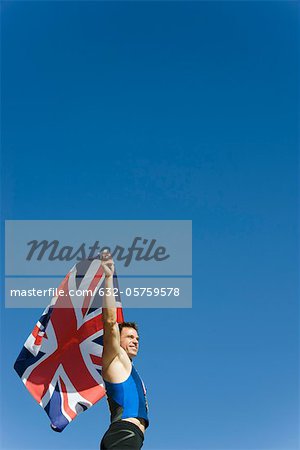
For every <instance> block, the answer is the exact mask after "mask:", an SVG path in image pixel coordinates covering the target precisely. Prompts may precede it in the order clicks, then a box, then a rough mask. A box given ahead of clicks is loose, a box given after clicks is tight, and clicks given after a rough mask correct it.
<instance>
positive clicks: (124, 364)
mask: <svg viewBox="0 0 300 450" xmlns="http://www.w3.org/2000/svg"><path fill="white" fill-rule="evenodd" d="M122 350H123V349H121V355H120V357H118V358H115V359H114V360H113V361H112V362H111V363H110V364H109V365H108V367H105V366H103V367H102V378H103V380H104V382H105V381H107V382H109V383H123V382H125V381H126V380H127V379H128V377H129V376H130V374H131V370H132V362H131V360H130V358H129V357H128V355H127V353H126V352H125V350H123V351H122ZM121 420H125V421H128V422H131V423H133V424H135V425H137V426H138V427H139V429H140V430H141V431H142V433H145V430H146V427H147V424H146V421H145V419H144V418H142V417H126V418H124V419H121Z"/></svg>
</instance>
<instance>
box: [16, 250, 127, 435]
mask: <svg viewBox="0 0 300 450" xmlns="http://www.w3.org/2000/svg"><path fill="white" fill-rule="evenodd" d="M104 281H105V275H104V272H103V269H102V267H101V261H100V259H99V257H96V258H93V259H87V260H82V261H80V262H79V263H78V264H76V265H75V266H74V267H73V268H72V269H71V270H70V272H69V273H68V274H67V276H66V277H65V279H64V280H63V282H62V283H61V285H60V287H59V288H58V289H57V292H59V291H60V290H61V291H63V295H60V296H57V297H54V298H53V299H52V301H51V303H50V305H49V306H48V307H47V308H46V309H45V311H44V312H43V314H42V316H41V318H40V320H39V321H38V322H37V324H36V326H35V327H34V329H33V331H32V333H31V334H30V335H29V337H28V339H27V340H26V342H25V344H24V346H23V349H22V350H21V353H20V354H19V356H18V358H17V360H16V362H15V365H14V368H15V370H16V372H17V373H18V375H19V376H20V378H21V379H22V381H23V383H24V384H25V386H26V388H27V389H28V391H29V392H30V393H31V395H32V396H33V397H34V398H35V400H36V401H37V402H38V403H39V404H40V405H41V407H42V408H43V409H44V410H45V411H46V413H47V414H48V416H49V418H50V421H51V427H52V429H53V430H54V431H62V430H63V429H64V428H65V427H66V426H67V425H68V424H69V423H70V422H71V420H73V419H74V418H75V417H76V416H77V415H78V414H79V413H81V412H82V411H85V410H86V409H88V408H90V407H91V406H92V405H94V404H95V403H96V402H97V401H98V400H100V399H101V398H102V397H104V396H105V388H104V385H103V380H102V377H101V364H102V358H101V356H102V350H103V322H102V297H101V295H98V294H99V289H101V288H104ZM114 287H115V288H117V293H119V289H118V280H117V276H116V275H115V276H114ZM75 292H76V294H77V295H75ZM79 294H82V295H79ZM115 298H116V306H117V321H118V323H120V322H123V320H124V318H123V312H122V308H121V301H120V297H119V295H118V294H117V295H116V296H115Z"/></svg>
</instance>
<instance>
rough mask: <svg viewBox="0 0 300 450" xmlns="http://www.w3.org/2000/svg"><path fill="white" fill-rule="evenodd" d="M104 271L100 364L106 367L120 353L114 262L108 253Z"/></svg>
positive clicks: (103, 262)
mask: <svg viewBox="0 0 300 450" xmlns="http://www.w3.org/2000/svg"><path fill="white" fill-rule="evenodd" d="M102 267H103V270H104V273H105V293H104V301H103V307H102V318H103V328H104V329H103V354H102V366H103V369H104V370H105V368H107V367H108V366H109V365H110V363H111V362H112V361H113V360H114V359H115V358H116V357H117V356H119V355H120V348H121V347H120V332H119V327H118V324H117V310H116V300H115V296H114V285H113V275H114V262H113V260H112V257H111V255H110V254H109V253H107V254H105V256H104V259H102Z"/></svg>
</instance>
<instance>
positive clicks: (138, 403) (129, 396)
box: [104, 365, 149, 427]
mask: <svg viewBox="0 0 300 450" xmlns="http://www.w3.org/2000/svg"><path fill="white" fill-rule="evenodd" d="M104 383H105V388H106V394H107V400H108V404H109V409H110V421H111V422H116V421H117V420H120V419H126V418H128V417H141V418H142V419H145V421H146V427H147V426H148V425H149V419H148V403H147V397H146V388H145V385H144V383H143V381H142V380H141V378H140V376H139V374H138V373H137V371H136V370H135V368H134V367H133V365H132V369H131V373H130V375H129V377H128V378H127V380H125V381H123V383H110V382H108V381H105V380H104Z"/></svg>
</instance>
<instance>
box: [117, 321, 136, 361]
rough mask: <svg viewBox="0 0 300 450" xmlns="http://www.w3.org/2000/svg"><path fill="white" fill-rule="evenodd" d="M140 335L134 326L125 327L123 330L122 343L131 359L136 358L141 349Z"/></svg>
mask: <svg viewBox="0 0 300 450" xmlns="http://www.w3.org/2000/svg"><path fill="white" fill-rule="evenodd" d="M139 339H140V338H139V335H138V333H137V331H136V330H135V329H134V328H129V327H124V328H123V329H122V330H121V335H120V344H121V347H122V348H124V350H125V352H126V353H127V355H128V356H129V358H130V359H132V358H134V357H135V356H136V355H137V352H138V351H139Z"/></svg>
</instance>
